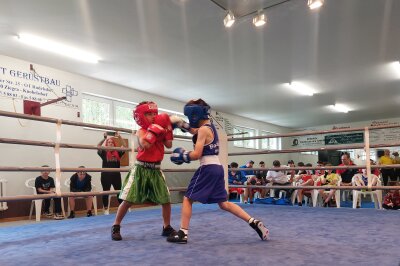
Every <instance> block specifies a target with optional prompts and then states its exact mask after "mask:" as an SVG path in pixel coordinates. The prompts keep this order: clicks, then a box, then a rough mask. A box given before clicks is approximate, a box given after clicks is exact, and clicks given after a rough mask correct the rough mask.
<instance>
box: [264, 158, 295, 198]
mask: <svg viewBox="0 0 400 266" xmlns="http://www.w3.org/2000/svg"><path fill="white" fill-rule="evenodd" d="M272 167H273V168H280V167H281V162H280V161H278V160H275V161H273V162H272ZM266 180H267V182H268V184H267V186H271V185H272V186H273V185H278V186H287V185H290V184H291V183H292V180H293V179H291V178H288V176H287V175H286V174H285V173H284V172H283V171H280V170H270V171H268V172H267V177H266ZM279 190H282V189H279ZM268 191H269V189H268V190H267V191H266V192H268ZM274 196H277V195H274Z"/></svg>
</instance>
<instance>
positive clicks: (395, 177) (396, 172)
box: [392, 151, 400, 181]
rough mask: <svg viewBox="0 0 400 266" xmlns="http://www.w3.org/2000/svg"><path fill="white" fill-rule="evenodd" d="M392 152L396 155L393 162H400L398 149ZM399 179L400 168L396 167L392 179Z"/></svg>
mask: <svg viewBox="0 0 400 266" xmlns="http://www.w3.org/2000/svg"><path fill="white" fill-rule="evenodd" d="M392 154H393V156H394V158H393V164H400V157H399V153H398V152H397V151H395V152H393V153H392ZM399 180H400V168H395V169H394V175H393V179H392V181H399Z"/></svg>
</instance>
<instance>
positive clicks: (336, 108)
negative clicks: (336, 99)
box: [329, 103, 351, 113]
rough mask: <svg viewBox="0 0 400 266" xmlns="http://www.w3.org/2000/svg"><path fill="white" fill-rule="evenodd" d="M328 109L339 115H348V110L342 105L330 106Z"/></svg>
mask: <svg viewBox="0 0 400 266" xmlns="http://www.w3.org/2000/svg"><path fill="white" fill-rule="evenodd" d="M329 108H331V109H332V110H333V111H335V112H341V113H348V112H349V111H351V110H350V108H349V107H348V106H346V105H344V104H338V103H337V104H335V105H330V106H329Z"/></svg>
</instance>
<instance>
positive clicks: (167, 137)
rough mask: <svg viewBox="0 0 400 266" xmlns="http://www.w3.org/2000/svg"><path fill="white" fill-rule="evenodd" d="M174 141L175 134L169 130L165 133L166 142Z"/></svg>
mask: <svg viewBox="0 0 400 266" xmlns="http://www.w3.org/2000/svg"><path fill="white" fill-rule="evenodd" d="M173 139H174V134H173V132H172V131H171V130H167V132H166V133H165V140H173Z"/></svg>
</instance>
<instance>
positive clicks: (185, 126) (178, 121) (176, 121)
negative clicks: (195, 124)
mask: <svg viewBox="0 0 400 266" xmlns="http://www.w3.org/2000/svg"><path fill="white" fill-rule="evenodd" d="M169 118H170V120H171V124H172V128H173V129H175V128H179V129H180V130H182V132H189V131H190V129H191V128H190V125H189V123H187V122H186V121H184V120H183V119H182V118H180V117H179V116H176V115H171V116H170V117H169Z"/></svg>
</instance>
